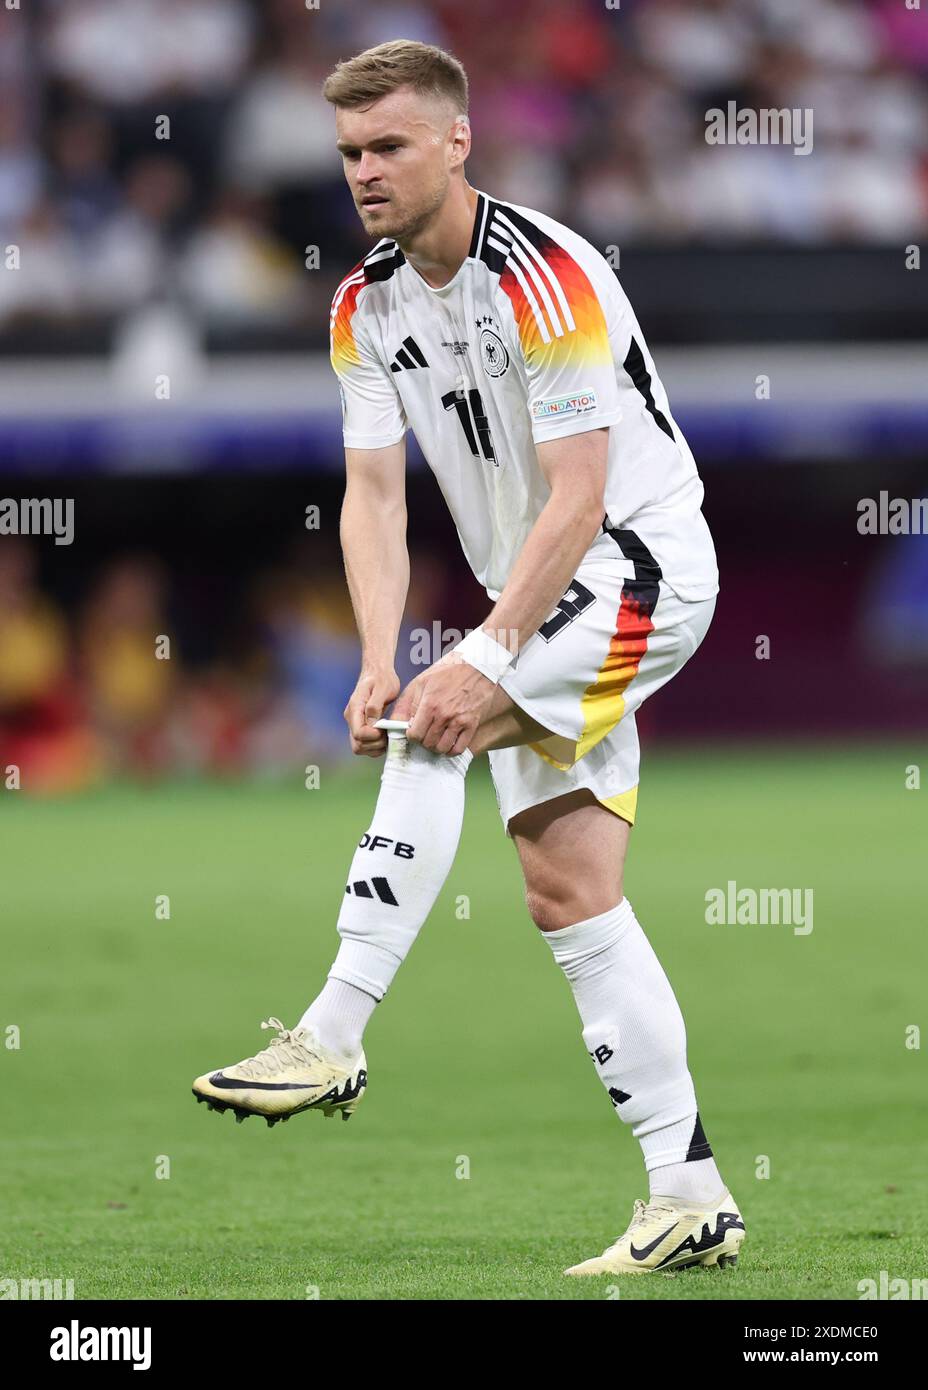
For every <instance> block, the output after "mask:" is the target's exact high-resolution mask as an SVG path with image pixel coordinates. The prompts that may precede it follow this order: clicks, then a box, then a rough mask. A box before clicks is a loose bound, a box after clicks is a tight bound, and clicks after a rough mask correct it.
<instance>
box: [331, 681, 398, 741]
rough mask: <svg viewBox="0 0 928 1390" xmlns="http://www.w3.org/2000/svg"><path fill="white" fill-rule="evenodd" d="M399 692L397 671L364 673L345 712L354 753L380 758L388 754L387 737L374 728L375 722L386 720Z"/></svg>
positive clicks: (381, 730) (382, 731) (380, 730)
mask: <svg viewBox="0 0 928 1390" xmlns="http://www.w3.org/2000/svg"><path fill="white" fill-rule="evenodd" d="M399 693H400V678H399V676H398V675H397V674H396V672H395V671H393V670H389V671H362V672H361V674H360V676H359V677H358V683H357V685H356V686H355V688H354V694H353V695H352V696H351V699H350V700H349V701H348V703H347V705H346V706H345V709H344V715H345V720H346V722H347V724H348V732H349V735H350V738H351V751H352V753H359V754H363V756H365V757H367V758H379V757H382V755H383V754H384V753H385V752H386V751H387V735H386V733H385V732H384V730H383V729H375V728H374V721H375V720H377V719H382V718H383V712H384V710H385V709H386V707H387V705H388V704H389V703H390V701H391V700H395V699H396V697H397V695H398V694H399Z"/></svg>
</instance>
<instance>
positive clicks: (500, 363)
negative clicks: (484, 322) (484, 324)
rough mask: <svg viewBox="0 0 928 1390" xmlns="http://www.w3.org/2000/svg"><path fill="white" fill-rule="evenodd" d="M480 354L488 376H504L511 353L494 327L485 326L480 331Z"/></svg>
mask: <svg viewBox="0 0 928 1390" xmlns="http://www.w3.org/2000/svg"><path fill="white" fill-rule="evenodd" d="M480 356H481V358H482V360H483V370H484V371H485V372H486V374H487V376H493V377H496V376H502V375H503V373H504V372H505V370H506V368H507V367H508V366H509V353H508V352H507V351H506V344H505V343H504V342H503V340H502V338H501V337H500V336H499V334H498V333H494V331H493V329H492V328H484V329H482V330H481V333H480Z"/></svg>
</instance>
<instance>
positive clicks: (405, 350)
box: [390, 338, 429, 372]
mask: <svg viewBox="0 0 928 1390" xmlns="http://www.w3.org/2000/svg"><path fill="white" fill-rule="evenodd" d="M428 365H429V364H428V362H426V360H425V357H424V355H423V352H422V349H421V348H420V347H419V344H418V343H417V342H416V340H415V338H404V339H403V346H402V347H401V348H400V350H399V352H398V353H397V354H396V356H395V357H394V359H393V361H392V362H391V363H390V371H391V372H401V371H403V369H404V368H405V369H406V370H407V371H410V370H412V368H414V367H427V366H428Z"/></svg>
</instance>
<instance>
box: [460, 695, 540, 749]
mask: <svg viewBox="0 0 928 1390" xmlns="http://www.w3.org/2000/svg"><path fill="white" fill-rule="evenodd" d="M550 734H551V731H550V729H546V728H545V726H544V725H543V724H539V723H538V721H537V720H536V719H533V718H532V716H531V715H530V714H528V713H526V711H525V710H523V709H520V708H519V706H518V705H517V704H516V702H515V701H514V700H513V698H512V696H511V695H507V693H506V691H505V690H504V689H503V688H502V686H501V685H498V686H497V687H496V689H495V690H494V691H493V695H492V697H491V699H490V702H489V704H488V705H487V708H486V709H485V710H484V713H483V717H482V718H481V720H480V724H479V726H478V728H477V731H476V733H475V734H474V736H473V738H472V739H471V741H470V743H469V744H468V747H469V748H470V751H471V752H472V753H473V754H474V756H475V757H477V756H478V754H480V753H485V752H487V750H488V749H490V748H494V749H495V748H516V747H518V746H520V745H521V744H524V743H534V742H537V741H538V740H539V739H544V738H549V737H550Z"/></svg>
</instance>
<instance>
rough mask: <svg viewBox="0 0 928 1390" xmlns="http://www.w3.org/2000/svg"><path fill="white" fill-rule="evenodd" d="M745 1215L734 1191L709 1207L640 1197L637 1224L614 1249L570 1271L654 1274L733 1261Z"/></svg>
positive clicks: (635, 1211) (611, 1246) (635, 1218)
mask: <svg viewBox="0 0 928 1390" xmlns="http://www.w3.org/2000/svg"><path fill="white" fill-rule="evenodd" d="M743 1240H744V1221H743V1220H742V1217H741V1213H740V1211H739V1210H738V1208H737V1206H736V1205H735V1202H734V1200H733V1198H732V1196H731V1193H730V1192H728V1191H727V1190H726V1191H723V1192H722V1193H720V1194H719V1196H718V1198H717V1199H716V1200H715V1201H713V1202H712V1203H710V1205H709V1206H708V1207H702V1206H698V1205H696V1204H694V1203H692V1202H684V1201H682V1200H677V1199H676V1198H671V1197H655V1198H653V1200H652V1201H650V1202H642V1201H641V1199H640V1198H638V1199H636V1201H635V1207H634V1215H633V1216H632V1219H631V1224H630V1225H629V1227H628V1230H627V1231H626V1232H625V1234H624V1235H621V1236H619V1238H618V1240H617V1241H615V1243H614V1244H613V1245H610V1246H609V1248H608V1250H604V1251H603V1253H602V1254H601V1255H597V1256H596V1257H595V1258H594V1259H592V1260H584V1261H583V1263H582V1264H579V1265H572V1266H571V1268H570V1269H565V1270H564V1273H565V1274H651V1273H653V1272H654V1271H655V1270H656V1271H661V1272H662V1271H665V1270H669V1269H685V1268H687V1267H688V1266H689V1265H718V1266H721V1267H723V1266H725V1265H733V1264H735V1263H736V1261H737V1259H738V1251H739V1250H740V1248H741V1242H742V1241H743Z"/></svg>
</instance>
